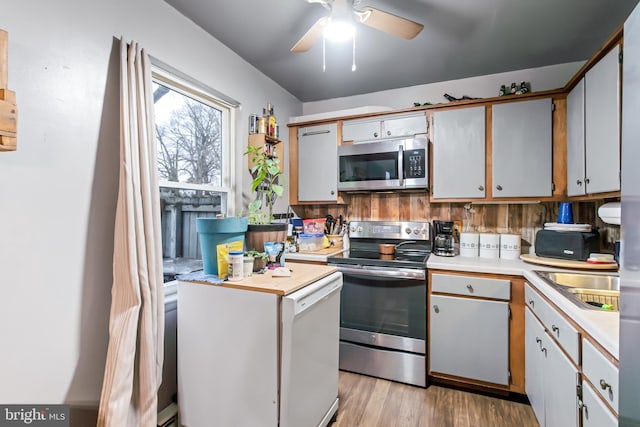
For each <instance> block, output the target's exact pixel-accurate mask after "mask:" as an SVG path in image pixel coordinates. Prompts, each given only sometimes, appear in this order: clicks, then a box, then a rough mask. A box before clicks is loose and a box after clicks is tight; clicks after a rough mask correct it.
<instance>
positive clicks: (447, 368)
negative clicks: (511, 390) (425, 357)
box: [429, 295, 509, 385]
mask: <svg viewBox="0 0 640 427" xmlns="http://www.w3.org/2000/svg"><path fill="white" fill-rule="evenodd" d="M430 310H431V316H430V320H429V328H430V329H429V338H430V345H429V361H430V362H429V363H430V368H431V372H439V373H443V374H448V375H455V376H458V377H462V378H471V379H475V380H478V381H486V382H490V383H494V384H502V385H508V384H509V303H507V302H499V301H487V300H480V299H470V298H457V297H448V296H440V295H432V296H431V308H430Z"/></svg>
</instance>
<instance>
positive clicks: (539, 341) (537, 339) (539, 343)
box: [536, 337, 542, 350]
mask: <svg viewBox="0 0 640 427" xmlns="http://www.w3.org/2000/svg"><path fill="white" fill-rule="evenodd" d="M536 342H537V343H538V345H539V346H540V350H542V340H541V339H540V338H539V337H536Z"/></svg>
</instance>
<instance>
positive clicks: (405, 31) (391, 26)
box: [291, 0, 424, 52]
mask: <svg viewBox="0 0 640 427" xmlns="http://www.w3.org/2000/svg"><path fill="white" fill-rule="evenodd" d="M306 1H307V3H320V4H321V5H322V7H324V8H325V9H327V10H329V11H330V14H329V15H328V16H323V17H322V18H320V19H318V20H317V21H316V22H315V24H313V25H312V26H311V28H309V30H308V31H307V32H306V33H305V34H304V35H303V36H302V38H301V39H300V40H298V42H297V43H296V44H295V45H294V46H293V47H292V48H291V52H306V51H307V50H309V49H311V47H312V46H313V45H314V44H315V42H316V41H317V40H318V38H320V36H321V35H322V34H323V33H324V34H325V36H328V35H327V33H326V32H325V30H326V29H327V28H328V27H330V26H334V25H335V26H341V25H344V23H345V22H348V23H353V22H355V23H361V24H364V25H367V26H369V27H371V28H375V29H376V30H380V31H384V32H385V33H388V34H391V35H394V36H398V37H402V38H405V39H407V40H410V39H412V38H414V37H415V36H417V35H418V33H420V31H422V29H423V28H424V25H422V24H419V23H417V22H414V21H411V20H409V19H406V18H402V17H400V16H397V15H394V14H392V13H389V12H384V11H382V10H379V9H375V8H373V7H364V8H362V9H357V8H356V7H357V5H358V3H360V0H306ZM352 28H353V26H351V34H347V37H346V38H350V37H349V36H352V35H353V29H352ZM347 31H349V30H347Z"/></svg>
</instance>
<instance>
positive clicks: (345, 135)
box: [342, 120, 382, 141]
mask: <svg viewBox="0 0 640 427" xmlns="http://www.w3.org/2000/svg"><path fill="white" fill-rule="evenodd" d="M381 125H382V122H380V120H349V121H345V122H344V124H343V125H342V140H343V141H368V140H372V139H379V138H381V137H382V128H381Z"/></svg>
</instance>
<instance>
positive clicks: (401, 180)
mask: <svg viewBox="0 0 640 427" xmlns="http://www.w3.org/2000/svg"><path fill="white" fill-rule="evenodd" d="M403 168H404V148H403V147H402V145H400V146H399V147H398V179H399V183H400V187H404V169H403Z"/></svg>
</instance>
